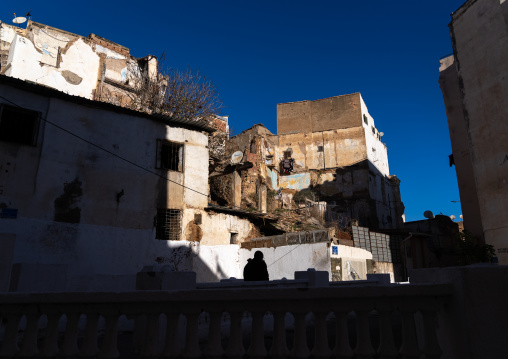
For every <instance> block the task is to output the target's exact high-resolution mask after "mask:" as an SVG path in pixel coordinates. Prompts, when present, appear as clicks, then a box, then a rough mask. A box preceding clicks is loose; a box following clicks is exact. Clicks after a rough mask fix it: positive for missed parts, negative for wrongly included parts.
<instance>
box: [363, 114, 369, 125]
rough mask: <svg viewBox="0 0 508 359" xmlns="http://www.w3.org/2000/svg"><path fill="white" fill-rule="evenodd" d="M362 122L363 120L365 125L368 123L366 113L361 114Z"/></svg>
mask: <svg viewBox="0 0 508 359" xmlns="http://www.w3.org/2000/svg"><path fill="white" fill-rule="evenodd" d="M363 122H365V124H366V125H368V124H369V120H368V119H367V116H366V115H363Z"/></svg>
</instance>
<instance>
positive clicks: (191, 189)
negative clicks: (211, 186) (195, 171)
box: [0, 95, 209, 198]
mask: <svg viewBox="0 0 508 359" xmlns="http://www.w3.org/2000/svg"><path fill="white" fill-rule="evenodd" d="M0 98H2V99H4V100H5V101H7V102H9V103H11V104H13V105H14V106H16V107H19V108H23V107H21V106H19V105H18V104H17V103H14V102H12V101H10V100H9V99H6V98H5V97H3V96H1V95H0ZM41 119H42V120H43V121H44V122H46V123H49V124H50V125H52V126H54V127H56V128H58V129H60V130H62V131H64V132H66V133H68V134H69V135H71V136H74V137H76V138H78V139H80V140H81V141H83V142H85V143H87V144H89V145H91V146H93V147H95V148H98V149H99V150H101V151H104V152H106V153H109V154H110V155H112V156H114V157H116V158H118V159H120V160H122V161H125V162H127V163H129V164H131V165H133V166H134V167H137V168H139V169H142V170H144V171H146V172H148V173H151V174H154V175H156V176H157V177H160V178H162V179H165V180H166V181H168V182H171V183H174V184H176V185H179V186H181V187H183V188H185V189H188V190H190V191H193V192H195V193H198V194H200V195H203V196H205V197H207V198H208V197H209V195H207V194H205V193H202V192H199V191H197V190H195V189H193V188H190V187H187V186H185V185H183V184H180V183H178V182H175V181H173V180H171V179H169V178H167V177H166V176H163V175H161V174H159V173H157V172H154V171H152V170H150V169H148V168H146V167H143V166H141V165H138V164H137V163H135V162H133V161H131V160H129V159H127V158H125V157H122V156H120V155H117V154H116V153H114V152H111V151H109V150H107V149H105V148H104V147H101V146H99V145H97V144H95V143H93V142H91V141H89V140H87V139H86V138H83V137H81V136H79V135H77V134H75V133H73V132H71V131H69V130H67V129H65V128H63V127H62V126H60V125H57V124H56V123H53V122H51V121H49V120H48V119H46V118H44V117H42V116H41Z"/></svg>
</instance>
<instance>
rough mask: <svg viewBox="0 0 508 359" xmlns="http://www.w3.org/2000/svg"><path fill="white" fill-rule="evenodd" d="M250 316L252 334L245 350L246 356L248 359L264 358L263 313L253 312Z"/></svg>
mask: <svg viewBox="0 0 508 359" xmlns="http://www.w3.org/2000/svg"><path fill="white" fill-rule="evenodd" d="M251 314H252V333H251V340H250V346H249V349H248V350H247V356H248V357H249V358H253V359H258V358H265V357H266V354H267V352H266V348H265V328H264V326H263V318H264V316H265V313H264V312H261V311H255V312H251Z"/></svg>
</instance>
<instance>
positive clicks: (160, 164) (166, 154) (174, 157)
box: [157, 141, 183, 172]
mask: <svg viewBox="0 0 508 359" xmlns="http://www.w3.org/2000/svg"><path fill="white" fill-rule="evenodd" d="M157 147H158V148H157V168H161V169H165V170H168V171H178V172H182V170H183V145H182V144H180V143H174V142H169V141H158V142H157Z"/></svg>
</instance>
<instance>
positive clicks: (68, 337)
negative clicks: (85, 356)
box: [59, 309, 80, 357]
mask: <svg viewBox="0 0 508 359" xmlns="http://www.w3.org/2000/svg"><path fill="white" fill-rule="evenodd" d="M70 310H71V309H69V310H68V311H67V314H66V316H67V324H66V325H65V334H64V338H63V343H62V347H61V348H60V353H59V356H62V357H74V356H76V355H77V354H78V323H79V317H80V314H79V313H69V311H70Z"/></svg>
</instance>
